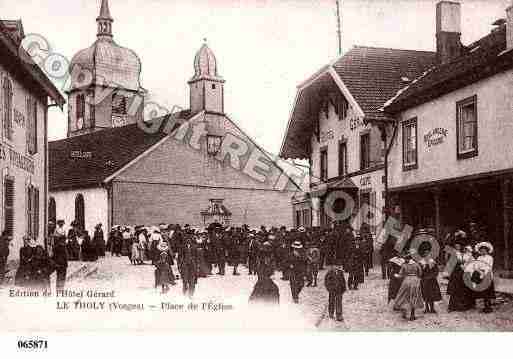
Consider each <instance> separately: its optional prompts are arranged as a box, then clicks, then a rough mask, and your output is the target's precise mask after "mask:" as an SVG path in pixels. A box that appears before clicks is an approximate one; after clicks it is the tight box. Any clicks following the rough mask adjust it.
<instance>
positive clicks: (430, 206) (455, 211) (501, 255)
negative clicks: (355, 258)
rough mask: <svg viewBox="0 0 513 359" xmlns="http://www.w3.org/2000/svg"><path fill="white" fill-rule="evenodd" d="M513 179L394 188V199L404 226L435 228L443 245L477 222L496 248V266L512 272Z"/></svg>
mask: <svg viewBox="0 0 513 359" xmlns="http://www.w3.org/2000/svg"><path fill="white" fill-rule="evenodd" d="M512 184H513V176H512V175H511V174H501V175H483V176H473V177H472V178H459V179H454V180H446V181H437V182H433V183H426V184H423V185H420V186H411V187H402V188H392V189H390V193H391V200H392V203H393V205H394V206H395V207H396V208H397V212H399V213H397V215H398V217H399V219H400V221H401V223H402V224H403V225H406V224H407V225H410V226H413V227H414V229H421V228H428V229H433V230H434V232H435V234H436V237H437V240H438V241H439V243H443V242H444V240H445V238H446V236H447V234H449V233H454V231H456V230H458V229H461V230H463V231H465V232H466V233H467V234H468V233H469V224H470V223H471V222H474V223H476V224H477V226H478V228H479V229H481V230H482V231H483V232H484V233H485V235H486V239H487V241H489V242H490V243H492V244H493V246H494V248H495V252H494V258H495V267H496V268H497V269H502V270H504V271H506V272H508V271H511V270H512V269H513V268H512V263H511V262H512V258H513V244H512V241H511V236H512V233H511V232H512V231H511V229H512V226H511V222H512V220H513V186H512Z"/></svg>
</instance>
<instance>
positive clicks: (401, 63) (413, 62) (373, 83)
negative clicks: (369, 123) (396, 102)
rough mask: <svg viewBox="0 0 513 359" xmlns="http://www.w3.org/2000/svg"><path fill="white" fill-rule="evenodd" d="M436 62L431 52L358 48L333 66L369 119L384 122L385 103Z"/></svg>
mask: <svg viewBox="0 0 513 359" xmlns="http://www.w3.org/2000/svg"><path fill="white" fill-rule="evenodd" d="M435 60H436V54H435V53H434V52H431V51H415V50H400V49H390V48H379V47H367V46H355V47H354V48H353V49H351V50H350V51H349V52H348V53H347V54H345V55H344V56H343V57H341V58H340V59H339V60H338V61H336V62H335V63H334V64H333V67H334V68H335V71H336V72H337V74H338V75H339V76H340V78H341V79H342V81H343V82H344V84H345V85H346V86H347V88H348V89H349V91H350V92H351V94H352V95H353V97H354V99H355V100H356V102H358V105H360V107H361V109H362V110H363V112H364V114H365V116H366V117H368V118H371V119H375V118H377V119H380V118H383V113H382V111H380V108H381V107H382V106H383V104H384V103H385V102H386V101H387V100H388V99H390V98H391V97H392V96H394V95H395V94H396V93H397V91H398V90H399V89H401V88H402V87H404V85H405V84H406V83H407V82H408V81H412V80H413V79H415V78H417V77H419V76H420V75H421V74H422V73H423V72H424V71H426V70H427V69H428V68H430V67H432V66H433V65H434V63H435Z"/></svg>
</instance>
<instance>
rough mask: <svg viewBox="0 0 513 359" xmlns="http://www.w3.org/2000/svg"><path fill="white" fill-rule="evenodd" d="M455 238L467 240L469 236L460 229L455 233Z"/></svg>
mask: <svg viewBox="0 0 513 359" xmlns="http://www.w3.org/2000/svg"><path fill="white" fill-rule="evenodd" d="M454 237H456V238H467V234H466V233H465V232H463V231H462V230H461V229H460V230H458V231H456V233H454Z"/></svg>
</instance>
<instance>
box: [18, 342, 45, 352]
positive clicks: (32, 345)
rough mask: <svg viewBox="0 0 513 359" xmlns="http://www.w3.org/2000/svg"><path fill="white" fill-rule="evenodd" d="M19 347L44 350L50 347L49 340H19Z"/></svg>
mask: <svg viewBox="0 0 513 359" xmlns="http://www.w3.org/2000/svg"><path fill="white" fill-rule="evenodd" d="M18 349H24V350H42V349H43V350H44V349H48V341H47V340H18Z"/></svg>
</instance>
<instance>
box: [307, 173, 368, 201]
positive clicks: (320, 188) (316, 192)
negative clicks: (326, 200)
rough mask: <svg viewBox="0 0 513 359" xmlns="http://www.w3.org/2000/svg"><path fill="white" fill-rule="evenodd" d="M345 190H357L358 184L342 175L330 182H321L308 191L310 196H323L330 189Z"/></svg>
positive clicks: (351, 191)
mask: <svg viewBox="0 0 513 359" xmlns="http://www.w3.org/2000/svg"><path fill="white" fill-rule="evenodd" d="M337 190H341V191H347V192H350V193H353V192H355V191H358V186H357V185H356V184H355V183H354V182H353V180H352V179H351V178H348V177H344V178H342V179H340V180H337V181H333V182H331V183H321V184H319V185H317V186H315V187H314V188H312V190H311V191H310V195H311V196H312V197H323V196H325V195H326V194H327V193H328V192H330V191H337Z"/></svg>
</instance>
